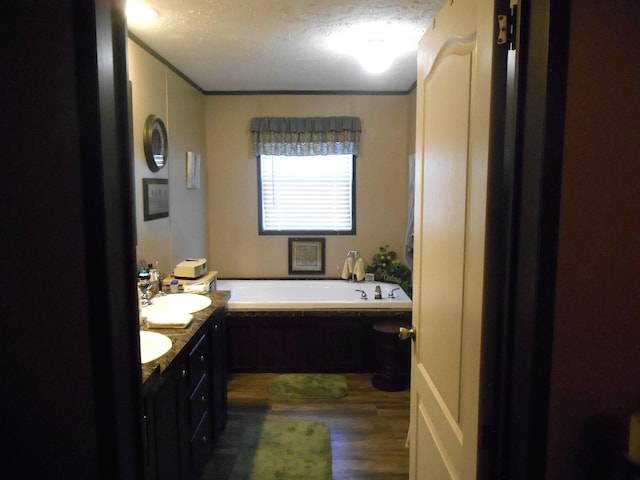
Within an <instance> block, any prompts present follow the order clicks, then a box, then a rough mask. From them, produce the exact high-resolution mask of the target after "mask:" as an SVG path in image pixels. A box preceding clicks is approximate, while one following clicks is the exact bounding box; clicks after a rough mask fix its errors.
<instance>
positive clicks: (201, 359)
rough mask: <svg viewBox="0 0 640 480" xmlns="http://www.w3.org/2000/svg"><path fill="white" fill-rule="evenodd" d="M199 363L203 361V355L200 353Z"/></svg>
mask: <svg viewBox="0 0 640 480" xmlns="http://www.w3.org/2000/svg"><path fill="white" fill-rule="evenodd" d="M200 363H204V355H200Z"/></svg>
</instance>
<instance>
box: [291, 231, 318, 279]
mask: <svg viewBox="0 0 640 480" xmlns="http://www.w3.org/2000/svg"><path fill="white" fill-rule="evenodd" d="M289 274H290V275H291V274H300V275H302V274H318V275H323V274H324V238H289Z"/></svg>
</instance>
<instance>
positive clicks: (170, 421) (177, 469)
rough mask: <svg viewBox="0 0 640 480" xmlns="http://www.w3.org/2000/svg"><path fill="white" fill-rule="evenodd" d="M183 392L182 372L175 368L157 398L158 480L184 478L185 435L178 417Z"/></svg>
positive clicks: (163, 383) (168, 373)
mask: <svg viewBox="0 0 640 480" xmlns="http://www.w3.org/2000/svg"><path fill="white" fill-rule="evenodd" d="M181 392H182V388H181V387H180V375H179V370H178V369H175V368H172V369H168V370H166V371H165V372H163V374H162V385H161V386H160V388H159V389H158V391H157V392H156V394H155V395H154V397H153V412H154V420H155V441H156V452H157V454H156V457H157V458H156V465H157V470H156V478H157V479H158V480H165V479H166V480H176V479H179V478H181V470H182V469H181V462H180V457H181V453H180V452H181V448H180V436H181V435H180V431H179V423H178V421H177V417H176V415H177V414H178V413H179V412H178V408H179V405H180V403H181V402H180V396H181Z"/></svg>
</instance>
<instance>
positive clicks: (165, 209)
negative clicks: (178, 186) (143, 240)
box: [142, 178, 169, 222]
mask: <svg viewBox="0 0 640 480" xmlns="http://www.w3.org/2000/svg"><path fill="white" fill-rule="evenodd" d="M142 204H143V206H144V221H145V222H146V221H148V220H155V219H156V218H163V217H168V216H169V180H168V179H166V178H143V179H142Z"/></svg>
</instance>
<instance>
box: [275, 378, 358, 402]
mask: <svg viewBox="0 0 640 480" xmlns="http://www.w3.org/2000/svg"><path fill="white" fill-rule="evenodd" d="M269 391H270V392H271V395H273V396H274V397H277V398H340V397H344V396H345V395H346V394H347V392H348V388H347V379H346V378H344V376H343V375H337V374H328V373H287V374H284V375H278V376H277V377H276V378H275V379H274V380H273V382H271V385H270V386H269Z"/></svg>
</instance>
